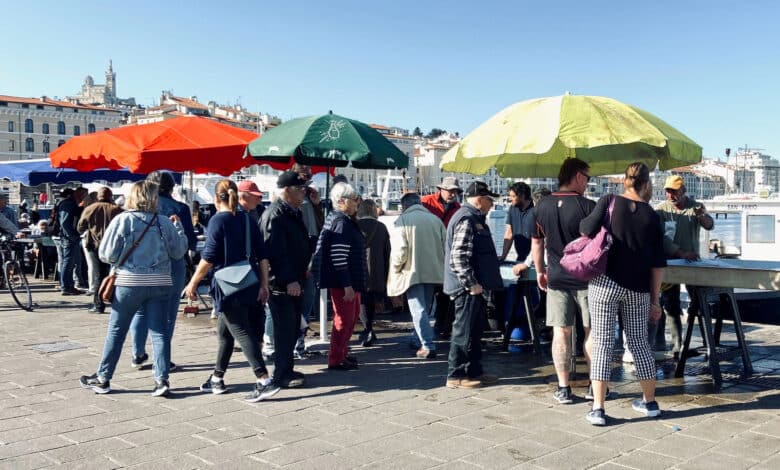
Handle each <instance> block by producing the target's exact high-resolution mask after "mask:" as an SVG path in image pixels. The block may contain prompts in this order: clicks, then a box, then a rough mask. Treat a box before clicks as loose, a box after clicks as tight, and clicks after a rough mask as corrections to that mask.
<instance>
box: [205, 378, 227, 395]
mask: <svg viewBox="0 0 780 470" xmlns="http://www.w3.org/2000/svg"><path fill="white" fill-rule="evenodd" d="M213 377H214V375H213V374H212V375H209V378H208V379H206V381H205V382H204V383H203V385H201V386H200V391H201V392H211V393H213V394H214V395H222V394H223V393H225V392H227V387H225V381H224V380H222V379H219V381H218V382H214V381H213V380H211V379H212V378H213Z"/></svg>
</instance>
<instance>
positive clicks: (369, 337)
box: [360, 330, 376, 348]
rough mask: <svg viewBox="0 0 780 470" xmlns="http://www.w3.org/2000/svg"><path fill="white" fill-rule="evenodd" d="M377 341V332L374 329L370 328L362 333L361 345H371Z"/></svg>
mask: <svg viewBox="0 0 780 470" xmlns="http://www.w3.org/2000/svg"><path fill="white" fill-rule="evenodd" d="M374 341H376V333H374V330H369V331H366V332H363V333H361V334H360V345H361V346H363V347H364V348H367V347H370V346H371V345H373V344H374Z"/></svg>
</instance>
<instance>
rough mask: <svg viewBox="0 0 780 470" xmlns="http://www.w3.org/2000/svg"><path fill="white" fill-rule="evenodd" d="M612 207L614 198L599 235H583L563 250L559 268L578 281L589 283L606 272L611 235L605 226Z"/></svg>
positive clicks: (608, 223)
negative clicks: (591, 236)
mask: <svg viewBox="0 0 780 470" xmlns="http://www.w3.org/2000/svg"><path fill="white" fill-rule="evenodd" d="M614 207H615V196H611V200H610V201H609V208H608V209H607V218H606V220H605V221H604V223H603V224H602V225H601V230H599V233H597V234H596V236H595V237H593V238H589V237H586V236H584V235H583V236H581V237H579V238H577V239H576V240H572V241H571V242H570V243H569V244H568V245H566V247H565V248H564V249H563V257H562V258H561V267H562V268H563V269H564V270H565V271H566V272H568V273H569V274H571V275H572V276H574V277H575V278H576V279H578V280H580V281H590V280H591V279H593V278H595V277H598V276H600V275H602V274H604V273H605V272H606V271H607V258H608V256H607V253H608V252H609V249H610V248H611V247H612V234H611V233H609V229H608V228H607V226H609V225H610V219H611V218H612V210H613V209H614Z"/></svg>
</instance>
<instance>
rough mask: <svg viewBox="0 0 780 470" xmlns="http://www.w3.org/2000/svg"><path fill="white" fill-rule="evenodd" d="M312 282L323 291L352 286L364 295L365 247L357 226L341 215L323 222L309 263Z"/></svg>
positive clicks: (336, 214)
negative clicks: (311, 261)
mask: <svg viewBox="0 0 780 470" xmlns="http://www.w3.org/2000/svg"><path fill="white" fill-rule="evenodd" d="M312 264H313V265H312V273H313V275H314V281H315V282H316V283H317V285H318V286H319V287H321V288H323V289H326V288H332V287H335V288H343V287H348V286H350V287H352V289H354V290H355V291H356V292H365V290H366V281H367V279H368V268H367V266H366V247H365V241H364V240H363V234H362V233H361V232H360V227H358V225H357V223H355V221H354V220H352V218H350V217H348V216H347V215H346V214H344V213H343V212H339V211H333V212H331V213H330V214H328V217H327V219H325V225H324V226H323V227H322V232H321V233H320V238H319V240H318V241H317V251H316V252H315V253H314V262H313V263H312Z"/></svg>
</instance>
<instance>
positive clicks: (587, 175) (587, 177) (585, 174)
mask: <svg viewBox="0 0 780 470" xmlns="http://www.w3.org/2000/svg"><path fill="white" fill-rule="evenodd" d="M580 174H581V175H582V176H584V177H585V179H586V180H587V181H588V183H590V178H591V176H590V175H589V174H587V173H585V172H582V171H581V172H580Z"/></svg>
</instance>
